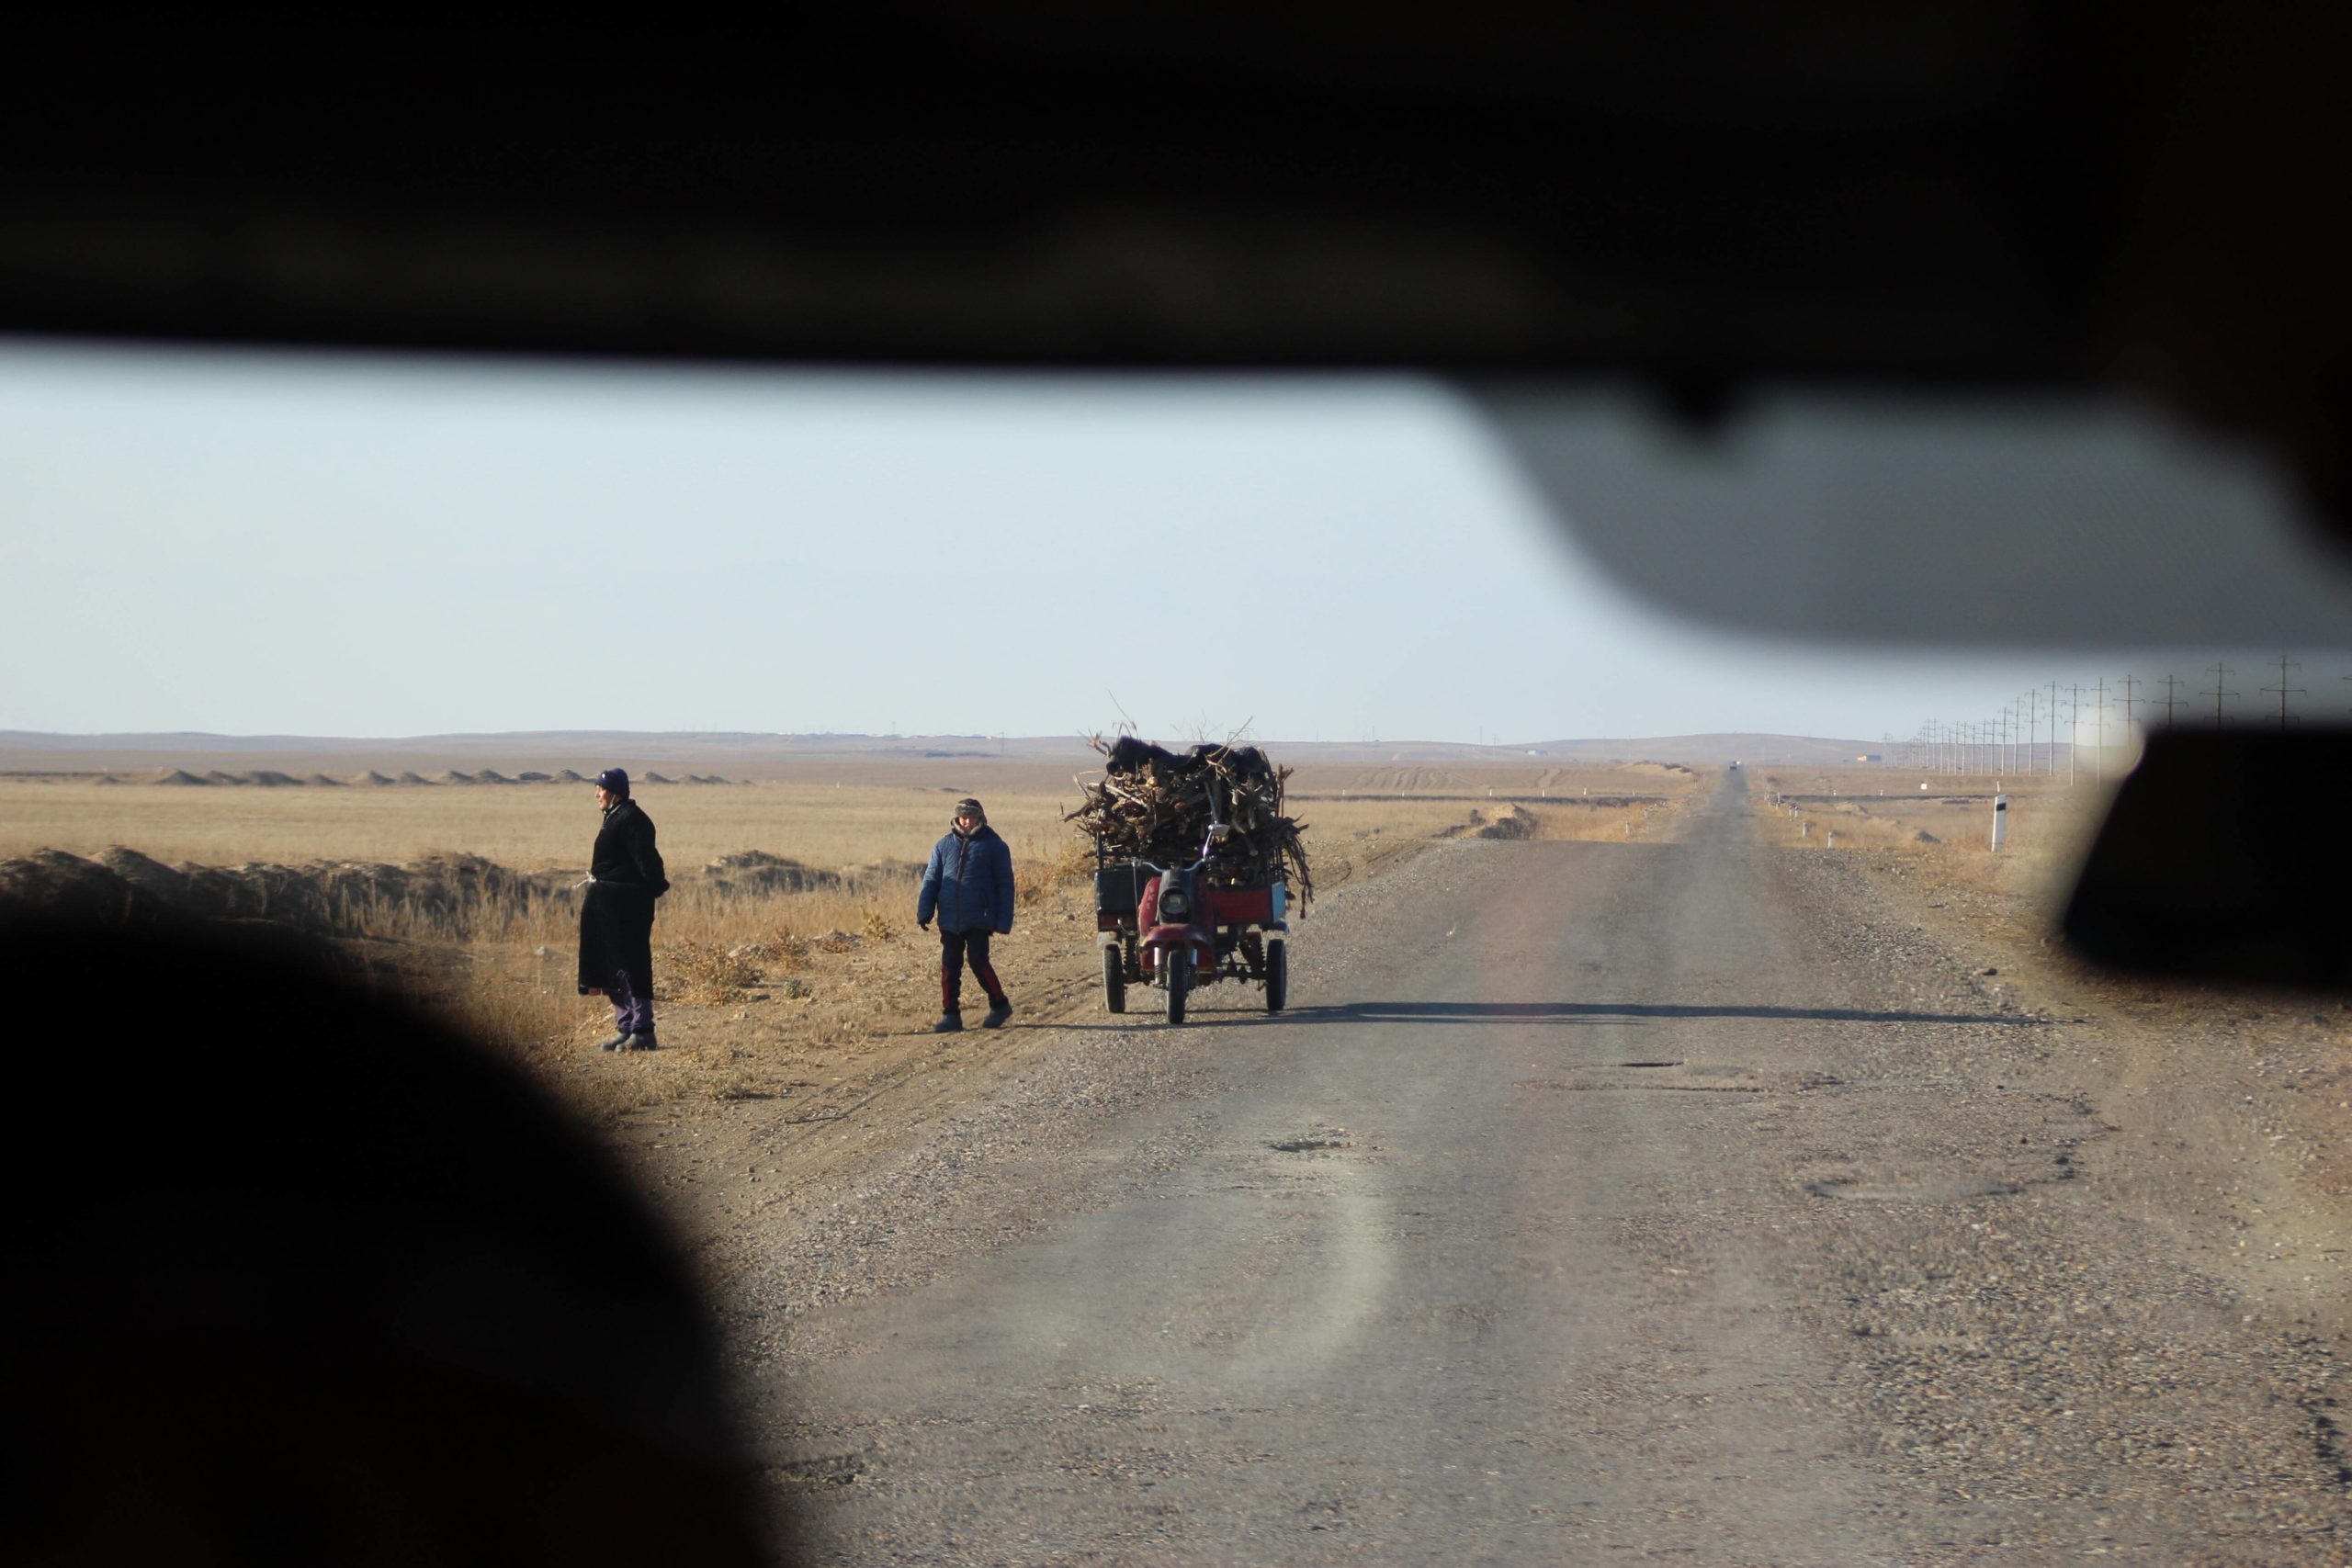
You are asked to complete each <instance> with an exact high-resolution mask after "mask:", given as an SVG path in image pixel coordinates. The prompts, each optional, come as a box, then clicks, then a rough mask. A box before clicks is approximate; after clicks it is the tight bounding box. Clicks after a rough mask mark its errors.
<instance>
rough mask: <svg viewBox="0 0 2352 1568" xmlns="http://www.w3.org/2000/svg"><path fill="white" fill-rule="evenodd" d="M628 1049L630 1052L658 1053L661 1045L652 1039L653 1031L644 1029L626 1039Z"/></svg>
mask: <svg viewBox="0 0 2352 1568" xmlns="http://www.w3.org/2000/svg"><path fill="white" fill-rule="evenodd" d="M628 1048H629V1049H630V1050H632V1051H658V1050H660V1049H661V1048H662V1043H661V1042H660V1041H658V1040H656V1039H654V1038H653V1031H651V1030H650V1029H644V1030H639V1032H637V1033H635V1034H632V1035H630V1036H629V1037H628Z"/></svg>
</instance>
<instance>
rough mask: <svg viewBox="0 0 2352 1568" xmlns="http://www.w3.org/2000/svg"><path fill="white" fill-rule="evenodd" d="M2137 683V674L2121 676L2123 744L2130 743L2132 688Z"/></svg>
mask: <svg viewBox="0 0 2352 1568" xmlns="http://www.w3.org/2000/svg"><path fill="white" fill-rule="evenodd" d="M2139 683H2140V678H2139V677H2138V676H2137V675H2126V676H2125V677H2123V744H2125V745H2126V746H2129V745H2131V708H2132V705H2133V703H2134V701H2135V699H2134V698H2133V697H2132V695H2131V688H2132V687H2134V686H2136V685H2138V684H2139ZM2147 700H2148V699H2147V698H2145V697H2141V698H2138V699H2136V701H2138V702H2142V703H2144V702H2146V701H2147Z"/></svg>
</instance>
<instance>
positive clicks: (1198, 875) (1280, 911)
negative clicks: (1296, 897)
mask: <svg viewBox="0 0 2352 1568" xmlns="http://www.w3.org/2000/svg"><path fill="white" fill-rule="evenodd" d="M1222 838H1223V831H1222V829H1215V828H1213V829H1210V838H1209V842H1208V844H1207V845H1206V846H1205V847H1204V851H1203V853H1202V855H1201V858H1200V859H1199V860H1197V861H1195V862H1194V863H1193V864H1191V865H1179V866H1160V865H1155V864H1153V863H1151V862H1149V861H1146V860H1132V859H1115V860H1114V859H1113V858H1112V857H1111V856H1109V855H1108V854H1106V853H1105V852H1104V851H1103V846H1102V844H1101V843H1100V842H1098V843H1097V844H1096V845H1095V847H1094V929H1095V942H1097V944H1098V945H1100V947H1101V948H1102V950H1103V1006H1104V1007H1106V1008H1108V1009H1109V1010H1111V1011H1113V1012H1122V1013H1123V1012H1125V1011H1126V1010H1127V987H1129V986H1133V985H1148V986H1151V987H1155V988H1157V989H1158V990H1159V992H1160V994H1161V996H1162V998H1164V1000H1165V1003H1166V1007H1167V1012H1168V1021H1169V1022H1170V1023H1182V1022H1183V1021H1184V1009H1185V1004H1186V1001H1187V1000H1188V998H1190V996H1191V993H1192V990H1193V987H1195V986H1204V985H1208V984H1209V983H1211V982H1213V981H1216V980H1220V979H1234V980H1246V981H1249V982H1250V983H1251V984H1253V985H1257V986H1261V987H1264V988H1265V993H1266V1010H1267V1011H1268V1012H1280V1011H1282V1010H1283V1002H1284V1001H1286V1000H1287V999H1288V998H1289V990H1290V953H1289V949H1290V925H1289V922H1288V919H1286V915H1287V909H1288V904H1289V892H1290V889H1289V885H1288V883H1286V882H1285V881H1284V880H1283V878H1281V877H1279V876H1277V877H1274V878H1273V879H1272V880H1271V881H1268V882H1264V883H1257V884H1250V885H1244V886H1218V885H1217V884H1218V883H1219V882H1220V881H1222V880H1224V879H1223V878H1221V877H1220V876H1219V875H1218V874H1217V872H1216V849H1217V845H1218V842H1219V841H1220V840H1221V839H1222Z"/></svg>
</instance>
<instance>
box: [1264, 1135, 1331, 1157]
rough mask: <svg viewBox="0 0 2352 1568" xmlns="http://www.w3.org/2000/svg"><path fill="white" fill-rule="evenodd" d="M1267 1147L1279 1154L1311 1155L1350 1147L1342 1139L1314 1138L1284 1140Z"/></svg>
mask: <svg viewBox="0 0 2352 1568" xmlns="http://www.w3.org/2000/svg"><path fill="white" fill-rule="evenodd" d="M1266 1146H1267V1147H1268V1148H1270V1149H1272V1150H1274V1151H1275V1152H1276V1153H1278V1154H1286V1155H1311V1154H1313V1153H1315V1152H1316V1151H1317V1150H1318V1149H1344V1148H1346V1147H1347V1146H1348V1145H1347V1142H1346V1140H1345V1139H1342V1138H1325V1137H1312V1138H1283V1139H1281V1140H1280V1141H1278V1142H1275V1143H1272V1144H1268V1145H1266Z"/></svg>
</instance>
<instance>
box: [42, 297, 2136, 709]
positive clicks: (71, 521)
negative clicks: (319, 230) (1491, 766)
mask: <svg viewBox="0 0 2352 1568" xmlns="http://www.w3.org/2000/svg"><path fill="white" fill-rule="evenodd" d="M0 581H5V584H6V615H5V616H4V617H0V665H5V668H6V671H7V675H6V681H5V682H0V728H16V729H36V730H59V731H68V732H75V733H91V732H99V731H119V730H181V729H199V730H210V731H218V732H223V733H234V734H252V733H283V734H310V735H364V736H398V735H413V734H428V733H442V732H452V731H482V730H510V729H560V728H619V729H639V730H676V729H726V730H757V731H817V730H841V731H863V732H871V733H885V732H892V731H896V732H901V733H910V734H911V733H982V734H1013V735H1039V734H1071V733H1082V732H1087V731H1092V730H1100V729H1107V728H1112V727H1114V726H1115V725H1116V724H1118V723H1119V722H1120V721H1121V719H1122V716H1123V715H1124V716H1127V717H1131V718H1132V719H1133V720H1134V722H1135V723H1136V725H1137V726H1138V727H1139V728H1141V730H1142V731H1143V732H1144V733H1145V734H1147V735H1151V736H1155V737H1161V738H1171V739H1182V738H1190V737H1193V736H1195V735H1212V736H1222V735H1224V734H1226V733H1227V732H1229V731H1231V730H1233V729H1234V728H1237V727H1239V726H1241V725H1243V724H1245V723H1246V724H1248V725H1250V733H1251V734H1253V735H1254V736H1256V737H1257V738H1260V739H1317V738H1320V739H1363V738H1365V737H1368V736H1377V737H1378V738H1379V739H1391V740H1394V739H1442V740H1477V739H1487V740H1490V741H1491V740H1498V739H1500V740H1506V741H1509V740H1534V739H1555V738H1560V737H1601V736H1608V737H1617V736H1645V735H1667V734H1679V733H1688V732H1695V731H1712V730H1747V729H1754V730H1765V731H1776V732H1782V733H1792V734H1815V735H1836V736H1850V737H1859V738H1863V739H1875V738H1877V737H1879V736H1880V735H1882V734H1883V733H1893V734H1895V735H1899V736H1908V735H1910V734H1912V733H1913V732H1914V731H1915V730H1916V729H1917V726H1918V724H1919V722H1920V721H1921V720H1922V719H1926V718H1930V717H1940V718H1947V719H1951V718H1967V719H1974V718H1981V717H1984V716H1989V715H1991V714H1993V713H1996V712H1997V711H1998V709H1999V707H2000V705H2001V704H2002V703H2003V702H2004V701H2006V700H2007V699H2008V698H2009V697H2010V696H2011V695H2013V694H2016V693H2018V692H2019V691H2022V690H2023V689H2024V688H2025V687H2026V686H2027V685H2029V684H2031V683H2035V682H2040V681H2042V680H2046V679H2050V678H2053V677H2055V678H2060V679H2065V678H2069V677H2071V676H2074V675H2075V674H2081V675H2082V677H2083V678H2084V679H2089V678H2090V676H2091V675H2092V674H2095V673H2098V670H2097V669H2096V663H2097V661H2096V660H2084V659H2083V658H2082V657H2081V656H2079V655H2077V656H2069V657H2068V658H2067V659H2065V660H2048V659H2039V660H2018V659H2012V660H2006V661H1994V660H1986V659H1984V658H1981V657H1975V658H1969V657H1958V658H1955V657H1930V656H1927V655H1918V654H1914V655H1908V656H1903V657H1896V656H1893V655H1886V654H1880V653H1877V652H1873V651H1868V650H1865V651H1864V652H1861V653H1857V652H1856V651H1854V650H1852V649H1839V650H1836V651H1835V652H1832V653H1828V654H1807V653H1800V652H1792V651H1790V650H1787V649H1781V648H1778V647H1774V646H1766V645H1757V644H1751V643H1747V642H1742V641H1734V640H1729V639H1724V638H1721V637H1715V636H1713V635H1703V636H1702V635H1698V634H1694V633H1692V632H1691V631H1688V630H1686V629H1682V628H1681V627H1679V626H1676V625H1674V624H1672V623H1668V622H1667V621H1664V620H1662V619H1659V618H1657V617H1655V616H1653V615H1650V614H1649V613H1648V612H1646V611H1644V610H1641V609H1638V608H1636V607H1634V606H1632V605H1629V604H1626V603H1625V602H1624V601H1623V600H1622V599H1621V598H1620V597H1618V596H1617V595H1616V594H1615V593H1614V592H1613V591H1611V589H1610V588H1608V587H1607V585H1605V584H1604V583H1602V582H1600V581H1598V580H1597V579H1596V578H1595V577H1594V576H1593V575H1592V573H1591V572H1590V571H1589V570H1588V569H1587V568H1585V567H1584V566H1583V565H1582V564H1581V563H1580V562H1579V561H1578V559H1577V558H1576V556H1575V554H1574V553H1573V551H1572V549H1571V548H1570V547H1567V546H1566V545H1565V544H1564V543H1563V542H1562V539H1561V536H1560V534H1559V532H1558V530H1556V529H1555V527H1553V526H1552V525H1550V524H1549V522H1548V521H1547V520H1546V519H1545V517H1544V511H1543V507H1542V505H1541V504H1540V503H1539V502H1537V501H1535V500H1534V499H1533V496H1532V491H1531V490H1530V489H1529V488H1528V487H1527V486H1526V485H1525V484H1524V483H1523V482H1522V481H1521V479H1520V477H1519V475H1518V473H1517V471H1516V470H1515V469H1514V468H1512V466H1511V465H1510V462H1509V461H1508V460H1507V459H1506V458H1505V457H1504V456H1503V455H1502V454H1501V452H1500V451H1499V449H1498V446H1497V445H1496V443H1495V441H1494V439H1493V438H1492V437H1491V436H1490V435H1489V434H1488V433H1487V430H1486V428H1485V427H1484V426H1483V425H1482V424H1481V423H1479V420H1478V418H1477V416H1476V414H1474V413H1473V412H1471V411H1470V410H1469V409H1468V407H1467V406H1466V405H1465V404H1464V403H1463V402H1462V401H1461V400H1458V399H1456V398H1455V397H1454V396H1453V395H1452V394H1451V393H1450V392H1448V391H1447V390H1446V389H1443V388H1442V387H1440V386H1438V385H1436V384H1434V383H1430V382H1423V381H1419V380H1413V379H1408V378H1363V379H1331V378H1321V379H1288V380H1272V379H1263V378H1261V379H1257V380H1239V379H1231V378H1222V379H1214V380H1198V381H1181V382H1180V381H1156V382H1155V381H1136V380H1128V381H1090V380H1082V379H1076V378H1029V379H1012V378H944V377H932V378H916V377H893V376H885V375H878V374H877V375H854V376H853V375H839V374H832V375H817V374H806V375H793V374H782V373H768V372H716V371H714V372H683V371H670V372H660V373H650V372H645V371H630V370H615V369H585V368H544V367H514V366H489V365H480V366H476V365H467V364H463V363H456V362H449V361H439V362H423V361H404V360H395V359H374V360H329V359H322V358H305V357H296V356H274V357H273V356H260V355H248V356H229V355H164V354H157V353H132V352H124V351H98V350H78V349H65V348H58V347H53V346H48V345H37V344H21V343H20V344H8V343H6V342H0ZM2078 667H2079V668H2078Z"/></svg>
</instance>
